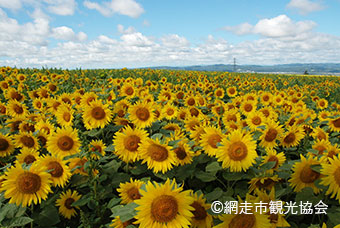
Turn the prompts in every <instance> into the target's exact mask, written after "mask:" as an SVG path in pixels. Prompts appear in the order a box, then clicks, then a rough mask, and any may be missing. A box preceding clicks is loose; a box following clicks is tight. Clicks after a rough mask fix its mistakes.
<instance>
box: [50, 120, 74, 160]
mask: <svg viewBox="0 0 340 228" xmlns="http://www.w3.org/2000/svg"><path fill="white" fill-rule="evenodd" d="M46 146H47V150H48V151H49V152H50V153H51V154H52V155H59V156H61V157H65V156H68V155H72V154H76V153H78V152H79V148H80V142H79V138H78V131H77V130H76V129H73V128H71V127H65V128H58V129H57V131H56V132H54V133H53V134H51V135H50V136H49V137H48V140H47V144H46Z"/></svg>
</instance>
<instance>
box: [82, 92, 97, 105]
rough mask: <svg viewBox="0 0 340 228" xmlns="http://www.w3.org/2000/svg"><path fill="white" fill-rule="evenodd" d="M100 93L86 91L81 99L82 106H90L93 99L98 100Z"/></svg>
mask: <svg viewBox="0 0 340 228" xmlns="http://www.w3.org/2000/svg"><path fill="white" fill-rule="evenodd" d="M97 98H98V95H97V94H95V93H94V92H89V93H85V94H84V95H83V97H82V99H81V101H80V106H81V107H82V108H85V107H86V106H89V105H90V104H91V102H92V101H95V100H97Z"/></svg>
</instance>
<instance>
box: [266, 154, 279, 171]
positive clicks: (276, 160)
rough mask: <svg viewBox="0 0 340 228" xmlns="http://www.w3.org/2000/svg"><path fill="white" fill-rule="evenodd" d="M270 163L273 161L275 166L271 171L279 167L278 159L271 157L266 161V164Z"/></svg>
mask: <svg viewBox="0 0 340 228" xmlns="http://www.w3.org/2000/svg"><path fill="white" fill-rule="evenodd" d="M271 161H274V162H275V166H274V167H273V169H276V168H277V166H278V165H279V159H278V158H277V157H276V156H271V157H270V158H269V159H268V162H271Z"/></svg>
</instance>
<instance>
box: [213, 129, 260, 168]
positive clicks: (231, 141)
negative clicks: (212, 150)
mask: <svg viewBox="0 0 340 228" xmlns="http://www.w3.org/2000/svg"><path fill="white" fill-rule="evenodd" d="M221 144H222V146H221V147H220V148H219V149H218V151H217V154H216V157H217V159H218V161H221V162H222V167H223V168H229V169H230V171H231V172H241V171H242V170H244V171H246V170H247V169H248V168H249V167H250V166H252V164H254V163H255V158H256V157H257V152H256V141H254V140H253V139H252V136H251V135H250V134H249V133H245V132H243V131H241V130H235V131H233V132H231V133H230V134H229V135H228V138H223V139H222V142H221Z"/></svg>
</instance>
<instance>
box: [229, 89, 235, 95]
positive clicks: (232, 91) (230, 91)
mask: <svg viewBox="0 0 340 228" xmlns="http://www.w3.org/2000/svg"><path fill="white" fill-rule="evenodd" d="M228 92H229V93H230V94H231V95H233V94H234V93H235V92H236V91H235V89H234V88H230V89H229V90H228Z"/></svg>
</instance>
